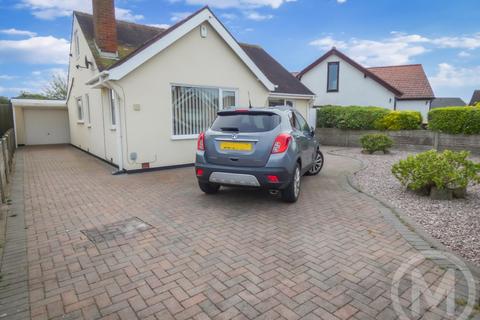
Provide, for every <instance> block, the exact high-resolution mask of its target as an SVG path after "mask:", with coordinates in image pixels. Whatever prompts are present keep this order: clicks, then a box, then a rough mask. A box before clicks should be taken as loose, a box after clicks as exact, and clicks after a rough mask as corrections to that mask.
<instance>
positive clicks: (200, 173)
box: [197, 168, 203, 177]
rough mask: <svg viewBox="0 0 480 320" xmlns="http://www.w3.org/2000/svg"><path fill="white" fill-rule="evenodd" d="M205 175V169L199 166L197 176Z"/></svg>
mask: <svg viewBox="0 0 480 320" xmlns="http://www.w3.org/2000/svg"><path fill="white" fill-rule="evenodd" d="M201 176H203V169H200V168H197V177H201Z"/></svg>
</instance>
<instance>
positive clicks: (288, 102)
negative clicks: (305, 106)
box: [285, 100, 293, 107]
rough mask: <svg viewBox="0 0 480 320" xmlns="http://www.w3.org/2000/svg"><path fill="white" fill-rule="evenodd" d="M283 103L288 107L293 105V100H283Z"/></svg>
mask: <svg viewBox="0 0 480 320" xmlns="http://www.w3.org/2000/svg"><path fill="white" fill-rule="evenodd" d="M285 105H286V106H288V107H293V101H292V100H285Z"/></svg>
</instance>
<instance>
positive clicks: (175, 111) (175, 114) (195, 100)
mask: <svg viewBox="0 0 480 320" xmlns="http://www.w3.org/2000/svg"><path fill="white" fill-rule="evenodd" d="M237 101H238V92H237V91H236V90H231V89H222V88H211V87H197V86H180V85H173V86H172V118H173V136H174V137H177V138H182V137H185V138H193V137H195V136H196V135H198V134H199V133H200V132H202V131H205V130H206V129H207V128H208V127H209V126H210V125H211V124H212V123H213V121H214V120H215V118H216V116H217V112H218V111H219V110H221V109H223V108H229V107H236V106H237Z"/></svg>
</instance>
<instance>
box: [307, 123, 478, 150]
mask: <svg viewBox="0 0 480 320" xmlns="http://www.w3.org/2000/svg"><path fill="white" fill-rule="evenodd" d="M370 133H383V134H386V135H388V136H389V137H391V138H392V139H393V141H394V148H396V149H406V150H409V149H410V150H412V149H413V150H429V149H432V148H434V149H437V150H445V149H450V150H467V151H470V152H472V153H474V154H480V135H462V134H456V135H452V134H445V133H439V132H433V131H430V130H402V131H378V130H343V129H336V128H317V129H316V136H317V138H318V140H319V141H320V143H321V144H323V145H327V146H339V147H361V144H360V138H361V137H362V136H363V135H365V134H370Z"/></svg>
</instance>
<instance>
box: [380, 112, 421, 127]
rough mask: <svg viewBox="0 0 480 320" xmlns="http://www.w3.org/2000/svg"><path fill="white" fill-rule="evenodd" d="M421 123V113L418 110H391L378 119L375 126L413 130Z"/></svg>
mask: <svg viewBox="0 0 480 320" xmlns="http://www.w3.org/2000/svg"><path fill="white" fill-rule="evenodd" d="M421 125H422V114H421V113H420V112H418V111H391V112H389V113H388V114H387V115H385V116H384V117H383V118H381V119H378V120H377V121H376V123H375V128H376V129H378V130H395V131H398V130H415V129H419V128H420V126H421Z"/></svg>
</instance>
